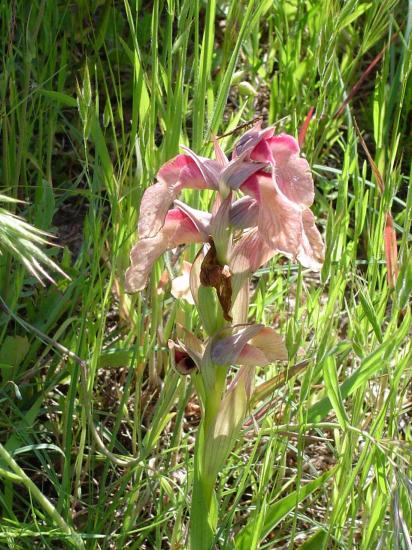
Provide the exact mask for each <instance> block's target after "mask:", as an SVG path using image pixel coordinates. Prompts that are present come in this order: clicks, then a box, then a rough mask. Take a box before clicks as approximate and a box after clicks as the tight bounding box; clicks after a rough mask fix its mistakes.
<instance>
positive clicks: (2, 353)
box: [0, 336, 30, 367]
mask: <svg viewBox="0 0 412 550" xmlns="http://www.w3.org/2000/svg"><path fill="white" fill-rule="evenodd" d="M29 348H30V346H29V341H28V339H27V337H26V336H6V338H5V340H4V342H3V344H2V346H1V348H0V363H4V364H6V365H10V366H11V367H18V366H19V365H20V363H21V362H22V361H23V359H24V358H25V356H26V354H27V352H28V351H29Z"/></svg>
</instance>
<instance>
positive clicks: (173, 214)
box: [125, 208, 204, 293]
mask: <svg viewBox="0 0 412 550" xmlns="http://www.w3.org/2000/svg"><path fill="white" fill-rule="evenodd" d="M203 240H204V234H202V233H201V232H199V230H198V229H197V228H196V226H195V224H194V223H193V221H192V220H191V219H190V218H189V217H188V216H187V215H186V214H185V213H184V212H182V211H181V210H179V209H177V208H176V209H173V210H170V211H169V212H168V213H167V215H166V218H165V222H164V225H163V227H162V228H161V229H160V231H159V232H158V233H157V235H155V236H154V237H150V238H147V239H140V240H139V241H138V242H137V244H135V246H134V247H133V248H132V251H131V253H130V259H131V266H130V267H129V269H128V270H127V271H126V285H125V286H126V292H130V293H133V292H138V291H139V290H143V288H144V287H145V286H146V282H147V278H148V276H149V273H150V271H151V269H152V266H153V264H154V262H155V261H156V260H157V259H158V258H159V257H160V256H161V255H162V254H163V252H165V250H168V249H170V248H175V247H176V246H178V245H180V244H190V243H198V242H203Z"/></svg>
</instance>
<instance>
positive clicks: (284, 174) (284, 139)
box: [268, 134, 315, 206]
mask: <svg viewBox="0 0 412 550" xmlns="http://www.w3.org/2000/svg"><path fill="white" fill-rule="evenodd" d="M268 145H269V147H270V149H271V151H272V155H273V158H274V160H275V177H276V182H277V184H278V186H279V189H280V190H281V191H282V193H283V194H284V195H286V197H287V198H288V199H289V200H291V201H293V202H295V203H296V204H300V205H302V206H311V204H312V203H313V199H314V197H315V190H314V186H313V178H312V173H311V171H310V167H309V163H308V161H307V160H306V159H305V158H303V157H300V156H299V151H300V149H299V144H298V142H297V141H296V139H295V138H293V137H292V136H289V135H287V134H280V135H279V136H273V137H271V138H270V139H269V140H268Z"/></svg>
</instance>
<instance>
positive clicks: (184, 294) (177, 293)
mask: <svg viewBox="0 0 412 550" xmlns="http://www.w3.org/2000/svg"><path fill="white" fill-rule="evenodd" d="M191 267H192V264H191V263H190V262H187V261H186V260H183V266H182V270H181V271H182V274H181V275H179V276H178V277H175V278H174V279H173V280H172V290H171V292H172V296H174V297H175V298H177V299H182V300H186V302H188V303H189V304H191V305H194V303H195V301H194V299H193V296H192V293H191V292H190V269H191Z"/></svg>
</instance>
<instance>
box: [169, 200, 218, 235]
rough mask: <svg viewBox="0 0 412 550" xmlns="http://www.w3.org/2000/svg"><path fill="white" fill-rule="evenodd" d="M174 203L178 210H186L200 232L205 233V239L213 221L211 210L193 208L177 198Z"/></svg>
mask: <svg viewBox="0 0 412 550" xmlns="http://www.w3.org/2000/svg"><path fill="white" fill-rule="evenodd" d="M174 205H175V206H176V208H177V209H178V210H180V211H181V212H184V213H185V214H186V216H188V217H189V218H190V219H191V220H192V222H193V223H194V224H195V226H196V228H197V230H198V231H200V233H202V234H203V236H204V237H205V240H206V238H207V236H208V235H210V223H211V221H212V215H211V214H209V212H204V211H203V210H196V208H192V207H191V206H189V205H188V204H186V203H185V202H182V201H179V200H175V201H174Z"/></svg>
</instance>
